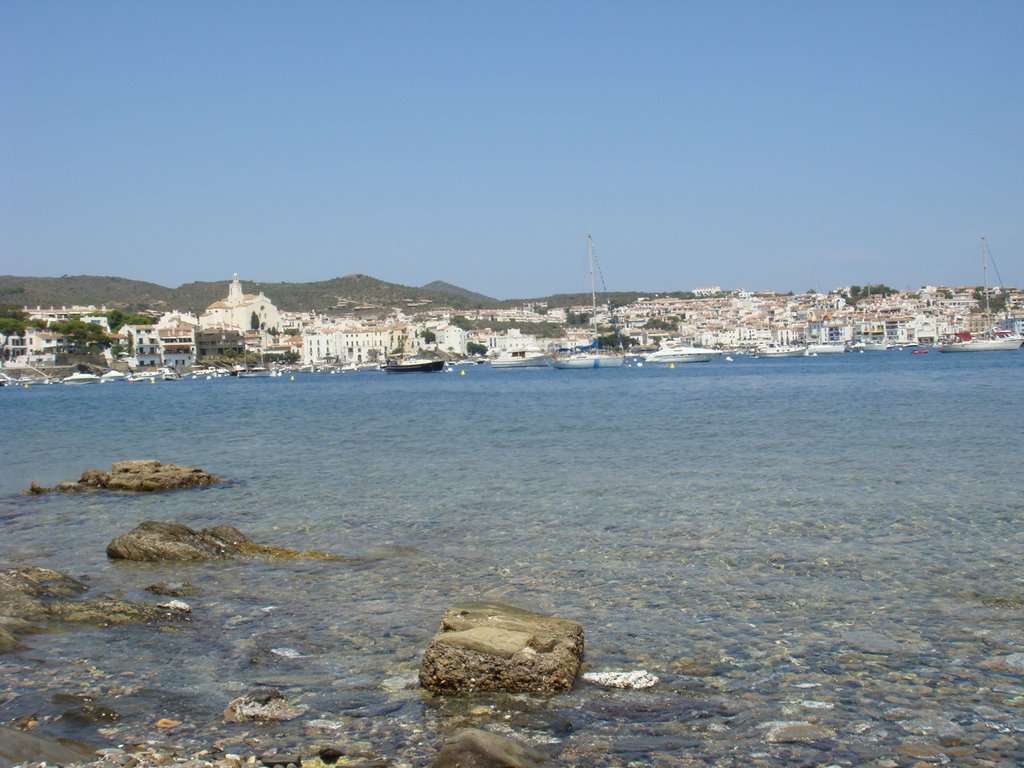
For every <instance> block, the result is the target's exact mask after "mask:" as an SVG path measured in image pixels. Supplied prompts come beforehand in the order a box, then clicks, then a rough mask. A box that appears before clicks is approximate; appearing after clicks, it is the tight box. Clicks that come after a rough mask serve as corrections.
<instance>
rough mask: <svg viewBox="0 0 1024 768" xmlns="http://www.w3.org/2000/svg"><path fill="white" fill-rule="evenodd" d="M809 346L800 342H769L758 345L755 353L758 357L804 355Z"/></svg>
mask: <svg viewBox="0 0 1024 768" xmlns="http://www.w3.org/2000/svg"><path fill="white" fill-rule="evenodd" d="M806 352H807V347H804V346H801V345H799V344H768V345H766V346H763V347H758V348H757V351H756V352H755V354H756V355H757V357H803V356H804V355H805V354H806Z"/></svg>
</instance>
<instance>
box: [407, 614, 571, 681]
mask: <svg viewBox="0 0 1024 768" xmlns="http://www.w3.org/2000/svg"><path fill="white" fill-rule="evenodd" d="M582 656H583V627H582V625H581V624H580V623H579V622H577V621H572V620H569V619H562V618H557V617H553V616H546V615H544V614H540V613H533V612H531V611H525V610H522V609H520V608H515V607H513V606H509V605H503V604H500V603H485V602H476V603H463V604H461V605H456V606H453V607H452V608H449V609H448V610H447V611H445V613H444V616H443V618H442V621H441V627H440V629H439V630H438V632H437V634H435V635H434V638H433V639H432V640H431V641H430V645H429V646H428V647H427V650H426V652H425V653H424V655H423V662H422V664H421V666H420V675H419V677H420V685H422V686H423V687H424V688H426V689H427V690H429V691H431V692H433V693H442V694H456V695H458V694H467V693H473V692H476V691H506V692H510V693H556V692H560V691H566V690H568V689H569V688H571V687H572V684H573V681H574V680H575V679H576V673H577V672H578V671H579V666H580V659H581V658H582Z"/></svg>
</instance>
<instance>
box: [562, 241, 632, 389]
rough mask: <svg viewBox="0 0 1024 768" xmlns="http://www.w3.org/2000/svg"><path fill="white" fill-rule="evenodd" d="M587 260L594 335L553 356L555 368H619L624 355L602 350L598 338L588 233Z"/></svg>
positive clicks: (592, 262) (590, 247)
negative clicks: (582, 344) (587, 340)
mask: <svg viewBox="0 0 1024 768" xmlns="http://www.w3.org/2000/svg"><path fill="white" fill-rule="evenodd" d="M587 261H588V262H589V266H590V310H591V311H590V322H591V324H592V325H593V334H594V337H593V339H592V340H591V342H590V344H588V345H587V346H586V347H577V348H576V349H574V350H572V351H570V352H562V351H559V352H556V353H554V354H553V355H552V356H551V366H552V367H553V368H565V369H575V368H619V367H621V366H622V361H623V359H624V358H623V355H622V354H615V353H612V352H602V351H601V348H600V345H599V344H598V340H597V284H596V282H595V281H594V240H593V238H591V236H590V235H587Z"/></svg>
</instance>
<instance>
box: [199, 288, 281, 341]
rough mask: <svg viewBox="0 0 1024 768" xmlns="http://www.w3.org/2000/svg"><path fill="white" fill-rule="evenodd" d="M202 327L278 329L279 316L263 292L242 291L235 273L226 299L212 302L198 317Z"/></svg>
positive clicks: (256, 329) (240, 329)
mask: <svg viewBox="0 0 1024 768" xmlns="http://www.w3.org/2000/svg"><path fill="white" fill-rule="evenodd" d="M199 327H200V328H201V329H202V330H204V331H205V330H211V329H214V328H229V329H234V330H238V331H243V332H244V331H264V332H267V331H277V330H279V329H280V328H281V316H280V314H279V313H278V311H277V307H275V306H274V303H273V302H272V301H271V300H270V299H268V298H267V297H266V296H264V295H263V291H260V293H259V295H257V296H254V295H252V294H246V293H242V284H241V282H239V280H238V275H237V274H236V275H235V276H234V278H233V279H232V281H231V284H230V285H229V286H228V295H227V298H225V299H221V300H220V301H215V302H213V304H211V305H210V306H208V307H207V308H206V311H205V312H203V314H202V315H201V316H200V317H199Z"/></svg>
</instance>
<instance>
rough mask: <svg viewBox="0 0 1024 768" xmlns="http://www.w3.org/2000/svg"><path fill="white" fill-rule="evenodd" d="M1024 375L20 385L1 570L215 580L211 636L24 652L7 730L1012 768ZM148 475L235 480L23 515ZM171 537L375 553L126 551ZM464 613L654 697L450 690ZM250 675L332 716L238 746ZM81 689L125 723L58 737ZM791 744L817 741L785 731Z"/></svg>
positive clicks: (976, 370) (210, 587)
mask: <svg viewBox="0 0 1024 768" xmlns="http://www.w3.org/2000/svg"><path fill="white" fill-rule="evenodd" d="M1022 371H1024V352H1017V353H993V354H989V355H940V354H930V355H918V356H911V355H909V354H908V353H905V352H888V353H877V354H864V355H844V356H836V357H827V358H826V357H819V358H809V359H808V358H798V359H781V360H753V359H748V358H742V357H739V358H737V360H736V362H734V363H731V364H730V363H727V362H724V361H716V362H714V363H709V364H704V365H682V366H678V367H677V368H675V369H669V368H653V367H651V366H646V367H644V368H642V369H637V368H623V369H608V370H599V371H556V370H546V369H540V370H490V369H489V368H486V367H483V366H475V367H468V368H466V369H465V375H458V374H457V373H448V374H433V375H424V376H405V377H402V376H399V377H395V376H391V377H389V376H385V375H382V374H374V373H359V374H350V375H336V376H328V375H325V374H298V375H297V376H296V380H295V381H290V380H289V379H288V378H282V379H249V380H228V379H221V380H214V381H205V380H197V381H192V380H185V381H181V382H161V383H159V384H156V385H142V384H137V385H128V384H110V385H101V386H95V387H58V386H52V387H33V388H29V389H13V390H12V389H7V388H5V389H2V390H0V417H2V420H3V421H2V423H3V424H4V432H5V436H6V437H7V439H6V440H5V443H6V446H5V451H4V452H5V458H4V463H3V469H2V473H0V495H2V501H0V504H2V506H0V515H2V517H3V531H4V536H3V541H2V543H0V555H2V559H3V562H5V563H7V564H8V565H21V564H28V563H30V564H34V565H44V566H48V567H53V568H57V569H59V570H62V571H64V572H67V573H69V574H71V575H76V576H77V575H86V576H88V578H89V580H90V583H91V584H92V585H93V592H95V593H113V594H117V595H120V596H123V597H127V598H131V599H143V600H145V599H150V600H151V599H154V598H153V597H152V596H151V595H148V593H146V592H144V591H143V589H144V587H145V586H147V585H149V584H153V583H155V582H159V581H181V580H186V579H187V580H188V581H191V582H192V583H193V584H195V585H197V586H199V587H200V588H201V590H202V593H201V594H200V595H198V596H195V597H190V598H185V599H186V601H187V602H188V603H189V604H190V605H191V606H192V607H193V620H192V622H191V623H190V625H188V626H186V627H184V628H177V629H166V628H164V629H160V628H154V627H134V628H127V629H126V628H112V629H100V628H76V629H73V630H70V631H66V632H53V633H48V634H44V635H35V636H31V637H30V638H29V645H30V648H29V650H26V651H24V652H21V653H16V654H10V655H7V656H5V657H0V677H2V681H3V682H2V683H0V686H2V687H0V694H2V696H3V698H0V702H2V704H0V720H3V721H4V722H10V721H13V720H15V719H16V718H18V717H21V716H23V715H26V714H31V713H35V714H36V715H37V716H38V718H40V719H41V722H42V725H40V729H46V732H48V733H54V734H61V735H76V736H80V737H87V738H90V739H92V740H93V741H94V742H97V743H131V742H136V741H143V740H147V739H158V740H161V741H167V742H171V743H176V744H181V745H186V746H188V745H206V746H208V745H209V744H211V743H212V742H213V741H215V740H217V739H225V740H226V741H225V742H224V743H225V744H229V745H234V744H236V743H240V744H245V745H248V746H251V747H253V748H255V747H257V746H259V744H270V745H274V746H275V747H281V748H288V747H289V746H295V747H303V748H308V747H309V745H312V744H335V745H341V746H342V747H343V748H347V749H364V750H367V751H371V752H375V753H377V754H380V755H385V756H388V757H389V758H390V759H392V761H393V764H398V765H400V764H411V765H421V764H426V762H428V761H429V759H430V757H431V756H433V755H434V754H436V751H437V749H438V745H439V743H440V740H441V738H442V737H443V736H444V735H446V734H448V733H450V732H451V731H452V730H454V729H456V728H458V727H463V726H466V725H476V726H479V727H486V728H489V729H491V730H498V731H499V732H503V733H508V734H512V735H514V736H516V737H517V738H521V739H524V740H527V741H530V742H532V743H534V744H536V745H538V746H540V747H541V748H542V749H544V750H545V751H548V752H550V753H552V754H555V755H559V756H560V758H561V759H562V760H563V761H565V762H566V763H567V764H575V765H592V766H622V765H652V764H654V765H722V766H732V765H736V766H740V765H766V766H783V765H793V764H808V765H815V764H821V765H833V764H834V765H870V764H876V763H878V764H880V761H884V760H890V761H893V763H894V764H896V765H913V764H915V763H916V762H919V761H921V760H925V761H934V762H942V761H946V762H948V763H951V764H956V765H1015V764H1019V763H1020V762H1021V761H1022V760H1024V747H1022V746H1021V745H1020V741H1021V734H1022V732H1024V670H1021V669H1019V668H1017V667H1016V666H1014V664H1013V663H1012V660H1013V659H1015V658H1016V657H1014V656H1012V654H1019V653H1022V652H1024V622H1022V619H1024V577H1022V576H1021V573H1022V571H1021V562H1022V554H1024V531H1022V527H1021V521H1022V511H1024V491H1022V490H1021V483H1020V469H1021V464H1022V458H1024V440H1022V439H1021V437H1020V434H1021V433H1022V431H1024V430H1022V429H1021V428H1022V426H1024V399H1022V398H1021V393H1022V388H1021V374H1022ZM147 457H152V458H159V459H161V460H162V461H165V462H174V463H184V464H191V465H196V466H201V467H203V468H205V469H209V470H211V471H213V472H216V473H218V474H221V475H223V476H224V477H226V478H229V479H230V480H231V482H230V483H229V484H227V485H224V486H218V487H214V488H210V489H204V490H200V491H187V492H180V493H172V494H162V495H157V496H135V497H115V496H110V495H92V496H80V497H45V498H25V497H19V496H17V493H18V492H19V491H20V490H21V489H22V488H25V487H27V486H28V484H29V483H30V482H31V481H32V480H36V481H38V482H40V483H41V484H44V485H45V484H53V483H54V482H57V481H59V480H63V479H72V478H75V477H77V476H78V474H79V473H80V472H81V471H82V469H84V468H85V467H87V466H101V467H102V466H107V465H109V464H110V463H111V462H113V461H118V460H121V459H128V458H147ZM147 519H155V520H174V521H178V522H183V523H185V524H187V525H190V526H192V527H203V526H206V525H212V524H219V523H231V524H234V525H236V526H237V527H239V528H240V529H242V530H243V531H244V532H245V533H246V534H248V535H249V536H250V537H251V538H253V539H254V540H256V541H260V542H266V543H274V544H278V545H281V546H286V547H293V548H297V549H318V550H326V551H329V552H334V553H338V554H342V555H345V556H348V557H349V558H351V560H350V561H349V562H345V563H337V562H322V561H312V562H294V561H293V562H277V563H253V562H243V563H229V564H201V565H185V566H183V565H180V564H179V565H139V564H125V563H111V562H108V561H107V559H106V557H105V554H104V548H105V546H106V544H107V543H108V542H109V541H110V539H112V538H113V537H114V536H116V535H117V534H119V533H123V532H125V531H127V530H130V529H131V528H132V527H134V526H135V525H136V524H137V523H139V522H141V521H142V520H147ZM469 599H491V600H501V601H505V602H510V603H514V604H516V605H520V606H522V607H526V608H531V609H535V610H540V611H544V612H550V613H556V614H558V615H562V616H566V617H570V618H574V619H577V620H579V621H580V622H582V624H583V626H584V629H585V632H586V640H587V650H586V659H585V661H586V663H587V664H588V665H589V666H590V667H591V668H593V669H594V670H604V669H640V668H646V669H648V670H650V671H651V672H653V673H654V674H656V675H658V676H659V677H660V678H661V683H660V684H659V685H658V686H656V687H654V688H652V689H648V690H644V691H609V690H605V689H601V688H598V687H596V686H593V685H590V684H588V683H584V682H583V681H582V680H581V681H578V682H577V685H576V687H575V688H574V689H573V691H572V692H570V693H569V694H566V695H563V696H555V697H551V698H547V699H533V698H531V697H523V696H490V697H479V698H476V699H473V700H471V701H449V700H438V699H433V698H431V697H429V696H425V695H423V694H422V693H421V692H420V691H419V690H418V689H417V688H416V686H415V676H416V672H417V670H418V664H419V656H420V654H421V653H422V651H423V649H424V648H425V647H426V644H427V642H428V641H429V639H430V637H431V635H432V634H433V632H434V631H435V629H436V628H437V625H438V623H439V621H440V617H441V614H442V612H443V611H444V609H445V608H447V607H448V606H449V605H451V604H453V603H455V602H458V601H463V600H469ZM293 652H297V653H298V656H297V657H295V658H291V657H292V656H293V655H294V653H293ZM1007 657H1010V659H1011V662H1007V661H1006V659H1007ZM259 684H270V685H275V686H277V687H279V688H281V689H282V690H284V691H285V692H286V694H287V695H288V696H289V697H290V698H292V699H295V700H297V701H300V702H301V703H302V704H304V705H306V706H308V707H309V711H308V712H307V714H306V715H304V716H303V717H302V718H299V719H298V720H295V721H292V722H290V723H284V724H277V725H273V726H253V725H251V724H247V725H231V726H226V725H223V724H221V713H222V711H223V709H224V707H225V706H226V704H227V702H228V701H230V700H231V699H232V698H234V697H235V696H238V695H241V693H244V692H245V691H247V690H249V689H251V688H252V687H254V686H256V685H259ZM69 692H70V693H80V694H88V695H89V696H91V697H93V698H95V699H96V700H97V701H98V702H101V703H102V704H103V705H105V706H107V707H109V708H111V709H113V710H115V711H116V712H117V713H118V714H119V715H120V719H117V720H116V721H103V722H95V721H89V719H88V718H84V719H83V718H77V719H76V718H73V717H69V716H63V717H58V715H61V713H62V712H64V711H66V710H67V706H66V704H64V703H62V702H55V701H54V699H53V694H55V693H69ZM162 717H166V718H171V719H175V720H181V721H182V725H181V726H178V727H177V728H175V729H172V730H170V731H166V732H159V731H157V730H156V729H155V728H154V727H153V724H154V723H155V722H156V721H157V720H158V719H159V718H162ZM93 720H95V718H94V719H93ZM780 721H783V722H786V721H799V722H805V723H810V724H811V728H810V730H805V731H803V732H801V733H800V735H799V738H796V739H795V740H788V739H789V738H790V737H791V736H792V735H793V734H792V732H789V733H788V735H783V736H782V737H781V738H783V739H787V740H786V741H784V742H783V743H778V742H777V741H776V740H777V739H778V738H780V736H779V732H778V728H780V727H781V726H777V725H773V724H777V723H778V722H780ZM253 740H261V741H260V742H259V743H257V742H255V741H253ZM890 764H892V763H890Z"/></svg>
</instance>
